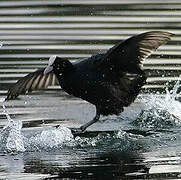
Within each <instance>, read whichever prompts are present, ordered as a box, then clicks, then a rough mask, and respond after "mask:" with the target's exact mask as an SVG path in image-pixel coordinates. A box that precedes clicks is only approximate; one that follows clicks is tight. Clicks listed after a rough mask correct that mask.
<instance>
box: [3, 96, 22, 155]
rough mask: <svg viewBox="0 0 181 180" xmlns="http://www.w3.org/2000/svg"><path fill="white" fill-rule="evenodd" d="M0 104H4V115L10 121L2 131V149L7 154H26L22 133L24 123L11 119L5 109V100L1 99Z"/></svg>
mask: <svg viewBox="0 0 181 180" xmlns="http://www.w3.org/2000/svg"><path fill="white" fill-rule="evenodd" d="M0 102H1V103H2V108H3V113H4V114H5V116H6V118H7V120H8V122H7V124H6V125H5V126H4V127H3V129H2V130H1V131H0V142H1V145H2V146H1V149H2V150H4V151H7V152H24V151H25V147H24V143H23V136H22V133H21V129H22V122H21V121H14V120H13V119H11V117H10V115H9V113H8V111H7V109H6V107H5V103H4V102H5V99H4V98H2V99H0Z"/></svg>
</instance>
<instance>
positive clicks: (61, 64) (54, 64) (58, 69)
mask: <svg viewBox="0 0 181 180" xmlns="http://www.w3.org/2000/svg"><path fill="white" fill-rule="evenodd" d="M72 68H73V65H72V63H71V62H70V61H69V60H68V59H66V58H61V57H58V56H56V55H54V56H51V57H50V59H49V63H48V66H47V67H46V68H45V70H44V74H47V73H49V72H51V71H53V72H54V73H55V74H56V75H60V74H63V73H65V72H68V71H69V70H71V69H72Z"/></svg>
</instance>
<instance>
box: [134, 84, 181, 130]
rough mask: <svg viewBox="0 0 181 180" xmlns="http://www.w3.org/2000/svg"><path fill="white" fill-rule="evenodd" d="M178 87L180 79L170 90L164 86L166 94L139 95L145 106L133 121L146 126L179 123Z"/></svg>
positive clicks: (180, 123)
mask: <svg viewBox="0 0 181 180" xmlns="http://www.w3.org/2000/svg"><path fill="white" fill-rule="evenodd" d="M180 89H181V84H180V81H177V82H176V84H175V85H174V87H173V88H172V89H171V90H170V91H169V90H168V87H167V88H166V95H158V94H150V95H149V96H147V97H145V96H143V97H141V102H142V103H144V105H145V108H144V109H143V111H142V113H141V114H140V116H139V117H138V119H137V120H136V121H135V122H136V123H137V124H138V125H140V126H143V127H148V128H167V127H170V126H175V125H181V103H180V102H179V101H178V97H179V96H180Z"/></svg>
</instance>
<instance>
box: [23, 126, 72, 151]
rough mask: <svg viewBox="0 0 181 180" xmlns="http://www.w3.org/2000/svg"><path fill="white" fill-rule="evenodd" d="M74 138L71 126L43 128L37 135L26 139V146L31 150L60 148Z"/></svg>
mask: <svg viewBox="0 0 181 180" xmlns="http://www.w3.org/2000/svg"><path fill="white" fill-rule="evenodd" d="M71 140H73V134H72V132H71V130H70V129H69V128H66V127H61V126H60V127H58V128H51V129H48V130H43V131H41V132H40V133H38V134H36V135H35V136H31V137H29V138H28V139H26V141H25V142H26V143H25V144H26V147H27V149H28V150H29V151H35V150H38V151H42V150H44V151H52V150H56V149H60V148H61V147H62V145H64V143H67V142H69V141H71Z"/></svg>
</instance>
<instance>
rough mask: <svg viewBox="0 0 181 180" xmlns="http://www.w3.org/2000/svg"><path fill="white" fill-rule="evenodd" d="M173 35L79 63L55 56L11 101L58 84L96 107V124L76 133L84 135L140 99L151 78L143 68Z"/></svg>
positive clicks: (126, 44) (151, 37)
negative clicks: (97, 124) (103, 118)
mask: <svg viewBox="0 0 181 180" xmlns="http://www.w3.org/2000/svg"><path fill="white" fill-rule="evenodd" d="M171 36H172V34H171V33H169V32H161V31H151V32H146V33H143V34H139V35H136V36H133V37H131V38H129V39H127V40H125V41H123V42H119V43H118V44H116V45H115V46H113V47H112V48H111V49H109V50H108V51H107V52H106V53H105V54H97V55H93V56H92V57H90V58H86V59H83V60H81V61H77V62H74V63H72V62H70V61H69V60H68V59H65V58H61V57H58V56H52V57H50V59H49V64H48V66H47V67H46V68H42V69H39V70H37V71H35V72H33V73H30V74H28V75H27V76H25V77H23V78H21V79H20V80H19V81H18V82H17V83H15V84H14V85H13V86H12V87H11V88H10V89H9V91H8V95H7V98H6V99H7V100H8V99H14V98H16V97H17V96H18V95H19V94H24V93H27V92H29V91H32V90H36V89H42V88H46V87H47V86H49V85H53V84H56V82H57V80H58V82H59V84H60V86H61V87H62V89H63V90H64V91H66V92H67V93H68V94H71V95H74V96H76V97H79V98H82V99H84V100H86V101H88V102H90V103H92V104H94V105H95V106H96V115H95V117H94V118H93V120H92V121H90V122H88V123H86V124H84V125H82V126H81V127H80V128H79V129H76V130H74V133H76V132H78V133H79V132H83V131H85V129H86V128H87V127H89V126H90V125H92V124H93V123H95V122H96V121H98V120H99V118H100V115H104V116H106V115H111V114H116V115H118V114H120V113H121V112H122V111H123V108H124V107H127V106H129V105H130V104H131V103H132V102H133V101H134V100H135V98H136V97H137V95H138V94H139V92H140V89H141V87H142V86H143V85H144V84H145V82H146V79H147V76H146V74H145V72H144V71H143V70H142V69H141V65H142V64H143V61H144V59H145V58H147V57H148V56H149V55H150V54H151V52H152V51H154V50H156V49H157V48H158V47H159V46H160V45H163V44H165V43H167V41H168V40H170V37H171Z"/></svg>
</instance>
